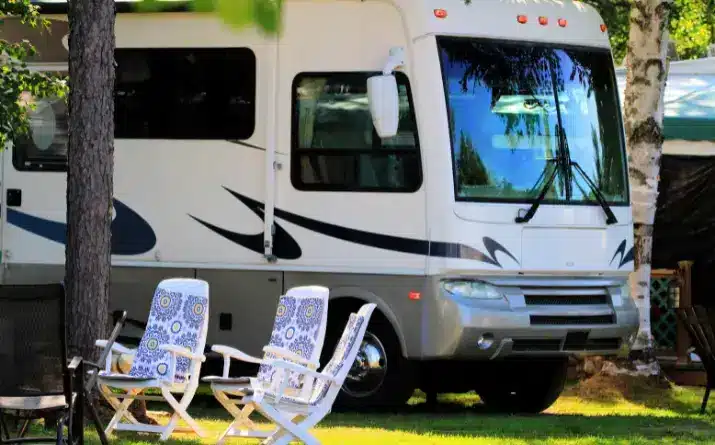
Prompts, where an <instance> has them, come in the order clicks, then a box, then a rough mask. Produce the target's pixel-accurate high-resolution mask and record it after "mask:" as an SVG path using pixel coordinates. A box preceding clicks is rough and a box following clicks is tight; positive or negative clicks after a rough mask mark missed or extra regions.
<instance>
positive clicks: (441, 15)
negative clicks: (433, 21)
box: [434, 9, 447, 19]
mask: <svg viewBox="0 0 715 445" xmlns="http://www.w3.org/2000/svg"><path fill="white" fill-rule="evenodd" d="M434 16H435V17H437V18H438V19H446V18H447V10H446V9H435V10H434Z"/></svg>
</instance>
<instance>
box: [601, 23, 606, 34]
mask: <svg viewBox="0 0 715 445" xmlns="http://www.w3.org/2000/svg"><path fill="white" fill-rule="evenodd" d="M606 31H608V26H606V24H605V23H601V32H606Z"/></svg>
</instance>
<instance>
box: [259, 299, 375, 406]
mask: <svg viewBox="0 0 715 445" xmlns="http://www.w3.org/2000/svg"><path fill="white" fill-rule="evenodd" d="M366 306H367V305H366ZM362 312H363V310H361V311H360V312H359V313H357V314H356V313H352V314H350V318H349V319H348V322H347V324H346V325H345V330H344V331H343V334H342V336H341V337H340V340H339V341H338V343H337V345H336V346H335V351H334V352H333V356H332V358H331V359H330V361H329V362H328V364H327V365H325V367H324V368H323V370H322V371H321V374H323V375H326V376H330V377H333V378H338V379H340V378H339V377H338V374H340V372H341V371H344V370H345V369H349V368H350V367H352V365H353V363H352V362H351V363H348V362H349V361H350V356H351V355H352V356H353V362H354V360H355V354H351V352H354V353H356V351H355V349H356V348H358V347H359V346H360V345H358V344H356V343H358V341H359V342H360V343H362V338H363V336H364V332H363V336H361V335H360V329H361V328H362V326H363V325H364V324H365V323H366V322H367V321H368V320H369V318H370V316H371V314H372V311H370V312H369V313H368V314H364V313H362ZM280 360H284V359H280ZM284 361H287V360H284ZM330 386H331V383H330V381H327V380H324V379H317V382H316V384H315V387H314V388H313V392H312V393H311V396H310V399H309V400H308V405H310V406H318V405H319V404H320V403H321V402H322V401H323V399H324V398H325V397H326V396H327V395H328V391H329V390H330ZM253 394H255V391H249V392H248V393H247V394H246V395H247V396H252V395H253ZM265 396H266V397H267V398H268V399H272V400H275V397H276V394H275V393H273V392H267V393H266V394H265ZM281 401H282V402H283V403H285V402H288V403H289V404H294V405H295V406H305V405H306V402H304V401H302V400H300V399H298V398H296V397H294V396H293V395H291V394H283V395H281Z"/></svg>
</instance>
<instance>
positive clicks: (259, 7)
mask: <svg viewBox="0 0 715 445" xmlns="http://www.w3.org/2000/svg"><path fill="white" fill-rule="evenodd" d="M188 4H189V7H190V8H191V9H192V10H193V11H197V12H214V13H216V14H218V16H219V17H221V19H222V20H223V21H224V22H225V23H226V24H228V25H230V26H232V27H234V28H242V27H244V26H248V25H251V24H253V25H256V26H257V27H258V28H259V29H260V30H262V31H264V32H266V33H268V34H271V35H273V34H279V33H280V31H281V11H282V7H283V0H193V1H190V2H188ZM137 8H138V9H139V10H140V11H160V10H164V9H170V8H171V2H169V1H166V0H143V1H141V2H137Z"/></svg>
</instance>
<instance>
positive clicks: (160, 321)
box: [97, 278, 209, 441]
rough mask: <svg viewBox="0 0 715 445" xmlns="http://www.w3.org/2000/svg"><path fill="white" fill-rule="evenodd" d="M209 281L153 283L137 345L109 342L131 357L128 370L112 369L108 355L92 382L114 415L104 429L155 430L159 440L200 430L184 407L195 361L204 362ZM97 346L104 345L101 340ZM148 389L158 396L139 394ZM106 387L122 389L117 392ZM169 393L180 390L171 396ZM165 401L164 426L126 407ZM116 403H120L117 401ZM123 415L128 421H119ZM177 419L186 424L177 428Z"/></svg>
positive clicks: (195, 374) (193, 385) (195, 376)
mask: <svg viewBox="0 0 715 445" xmlns="http://www.w3.org/2000/svg"><path fill="white" fill-rule="evenodd" d="M208 314H209V285H208V283H207V282H206V281H203V280H197V279H193V278H171V279H166V280H163V281H161V282H160V283H159V285H158V286H157V289H156V292H155V293H154V298H153V300H152V306H151V310H150V312H149V320H148V322H147V327H146V330H145V332H144V335H143V336H142V339H141V342H140V344H139V347H138V348H136V349H129V348H126V347H124V346H122V345H120V344H116V343H115V344H114V345H112V346H111V349H112V350H113V351H115V352H120V353H129V354H133V355H134V359H133V362H132V367H131V370H130V371H129V373H128V374H118V373H112V371H111V355H110V356H108V358H107V361H106V363H105V369H104V370H103V371H101V372H100V373H99V376H98V378H97V384H98V385H99V387H100V390H101V393H102V395H103V396H104V398H105V399H106V400H107V401H108V402H109V403H110V404H111V405H112V407H113V408H114V409H115V411H116V413H115V415H114V417H113V418H112V420H111V421H110V422H109V424H108V425H107V428H106V430H105V432H106V434H109V433H110V432H112V431H113V430H122V431H137V432H146V433H158V434H160V435H161V436H160V440H162V441H164V440H166V439H168V438H169V436H170V435H171V434H172V433H173V432H174V431H183V432H187V431H188V432H191V431H193V432H195V433H196V434H198V435H199V436H201V437H204V436H205V433H204V432H203V430H202V429H201V427H200V426H199V424H198V423H196V421H195V420H194V419H193V418H192V417H191V416H190V415H189V413H188V412H187V411H186V410H187V408H188V406H189V404H190V403H191V400H192V399H193V397H194V395H195V394H196V390H197V389H198V386H199V372H200V370H201V364H202V363H203V362H204V361H205V360H206V357H205V356H204V354H203V352H204V347H205V346H206V335H207V333H208V323H209V316H208ZM97 345H98V346H100V347H103V346H105V342H104V341H103V340H98V341H97ZM149 388H157V389H159V390H160V391H161V396H148V395H145V394H142V393H143V392H145V391H146V390H147V389H149ZM112 389H119V390H123V391H125V392H124V393H121V394H118V393H115V392H113V391H112ZM172 393H182V394H183V395H182V397H181V400H177V399H176V398H175V397H174V395H173V394H172ZM139 399H142V400H159V401H165V402H167V403H168V404H169V406H170V407H171V409H172V410H173V414H172V416H171V419H170V420H169V422H168V423H167V424H166V425H147V424H142V423H139V422H138V421H137V420H136V419H135V418H134V416H132V415H131V413H130V412H129V411H128V410H129V406H131V404H132V402H133V401H134V400H139ZM120 401H121V402H120ZM123 418H126V419H127V420H128V423H121V420H122V419H123ZM179 419H182V420H184V421H185V422H186V423H187V424H188V425H189V428H179V427H177V423H178V421H179Z"/></svg>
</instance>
